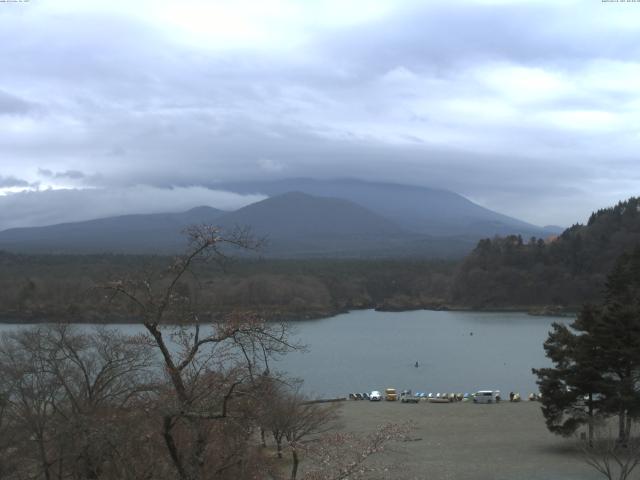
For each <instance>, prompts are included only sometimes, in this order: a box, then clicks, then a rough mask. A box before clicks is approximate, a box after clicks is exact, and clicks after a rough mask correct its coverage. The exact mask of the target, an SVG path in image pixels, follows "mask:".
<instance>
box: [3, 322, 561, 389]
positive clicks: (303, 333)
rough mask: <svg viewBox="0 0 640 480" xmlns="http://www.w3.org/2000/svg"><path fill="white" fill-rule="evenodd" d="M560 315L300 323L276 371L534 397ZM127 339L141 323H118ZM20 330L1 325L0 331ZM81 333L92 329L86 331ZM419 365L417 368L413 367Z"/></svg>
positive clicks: (356, 384) (334, 383)
mask: <svg viewBox="0 0 640 480" xmlns="http://www.w3.org/2000/svg"><path fill="white" fill-rule="evenodd" d="M554 321H570V319H558V318H554V317H533V316H529V315H526V314H524V313H480V312H433V311H425V310H420V311H413V312H393V313H389V312H375V311H373V310H360V311H353V312H351V313H348V314H343V315H337V316H335V317H332V318H327V319H323V320H310V321H300V322H295V323H294V326H295V337H296V338H297V339H298V340H299V341H300V342H302V343H304V344H306V345H307V347H308V348H307V350H308V351H307V352H305V353H299V352H296V353H292V354H289V355H287V356H286V357H284V358H283V359H282V360H280V361H279V362H277V364H276V368H277V369H278V370H281V371H286V372H288V373H289V374H290V375H292V376H296V377H299V378H303V379H304V380H305V387H304V388H305V390H306V391H307V392H308V393H311V394H316V395H319V396H338V395H340V396H341V395H345V394H347V393H348V392H356V391H357V392H364V391H370V390H372V389H376V390H382V389H383V388H385V387H395V388H398V389H404V388H411V389H413V390H414V391H426V392H434V393H435V392H462V393H464V392H472V391H475V390H479V389H499V390H501V391H502V392H503V394H504V395H503V396H506V394H508V392H509V391H512V390H513V391H516V392H520V393H521V394H523V395H526V394H528V393H529V392H532V391H536V385H535V378H534V376H533V375H532V373H531V368H532V367H542V366H546V365H549V362H548V361H547V359H546V358H545V356H544V350H543V348H542V344H543V342H544V340H545V339H546V337H547V332H548V331H549V329H550V327H551V324H552V323H553V322H554ZM112 326H114V327H117V328H118V329H120V330H123V331H124V332H126V333H129V334H135V333H140V332H142V331H143V328H142V327H141V326H140V325H112ZM14 328H16V325H6V324H5V325H2V324H0V332H2V331H7V330H12V329H14ZM83 328H89V327H88V326H85V327H83ZM416 362H418V367H416V366H415V364H416Z"/></svg>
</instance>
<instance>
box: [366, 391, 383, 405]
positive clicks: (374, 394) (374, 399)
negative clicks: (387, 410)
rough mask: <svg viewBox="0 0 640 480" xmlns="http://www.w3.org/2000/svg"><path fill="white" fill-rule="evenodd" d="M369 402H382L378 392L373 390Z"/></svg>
mask: <svg viewBox="0 0 640 480" xmlns="http://www.w3.org/2000/svg"><path fill="white" fill-rule="evenodd" d="M369 400H371V401H372V402H379V401H380V400H382V394H381V393H380V392H379V391H378V390H374V391H373V392H371V393H370V394H369Z"/></svg>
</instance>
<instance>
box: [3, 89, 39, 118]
mask: <svg viewBox="0 0 640 480" xmlns="http://www.w3.org/2000/svg"><path fill="white" fill-rule="evenodd" d="M34 110H35V105H33V104H31V103H29V102H27V101H25V100H23V99H21V98H19V97H16V96H14V95H11V94H9V93H7V92H4V91H2V90H0V115H23V114H27V113H29V112H32V111H34Z"/></svg>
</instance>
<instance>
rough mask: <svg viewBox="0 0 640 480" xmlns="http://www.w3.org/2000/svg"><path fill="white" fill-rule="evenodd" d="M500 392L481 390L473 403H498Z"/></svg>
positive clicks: (474, 396)
mask: <svg viewBox="0 0 640 480" xmlns="http://www.w3.org/2000/svg"><path fill="white" fill-rule="evenodd" d="M499 401H500V390H480V391H478V392H476V393H475V394H474V395H473V403H498V402H499Z"/></svg>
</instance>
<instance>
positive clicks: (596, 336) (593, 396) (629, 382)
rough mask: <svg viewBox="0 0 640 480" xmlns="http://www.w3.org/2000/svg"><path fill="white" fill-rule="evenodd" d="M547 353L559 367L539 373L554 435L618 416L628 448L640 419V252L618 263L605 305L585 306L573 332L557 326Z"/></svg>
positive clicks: (620, 434)
mask: <svg viewBox="0 0 640 480" xmlns="http://www.w3.org/2000/svg"><path fill="white" fill-rule="evenodd" d="M544 348H545V351H546V354H547V356H548V357H549V358H550V359H551V361H552V362H553V364H554V366H553V367H552V368H542V369H534V373H535V374H536V375H537V376H538V385H539V386H540V390H541V392H542V395H543V396H542V403H543V406H542V412H543V414H544V417H545V420H546V423H547V427H548V428H549V430H550V431H552V432H554V433H558V434H561V435H570V434H572V433H573V432H575V431H576V429H577V428H578V427H580V426H581V425H584V424H587V425H589V426H590V427H591V426H592V424H593V419H594V417H595V416H602V417H605V416H611V415H615V416H617V417H618V427H619V430H618V440H619V441H620V442H622V443H625V442H626V441H627V439H628V437H629V431H630V428H631V421H632V419H635V418H638V417H640V383H639V382H638V378H639V377H638V375H639V374H640V248H637V249H636V250H635V251H634V252H633V253H632V254H624V255H622V256H621V257H620V258H619V259H618V260H617V262H616V265H615V267H614V268H613V271H612V272H611V274H610V275H609V277H608V279H607V284H606V292H605V301H604V304H603V305H602V306H600V307H591V306H585V307H584V308H583V310H582V312H581V313H580V315H578V317H577V319H576V320H575V322H573V323H572V324H571V325H570V327H567V326H565V325H560V324H554V326H553V331H551V332H550V333H549V338H548V339H547V341H546V342H545V345H544ZM589 432H590V439H591V432H592V430H591V428H590V429H589Z"/></svg>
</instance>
